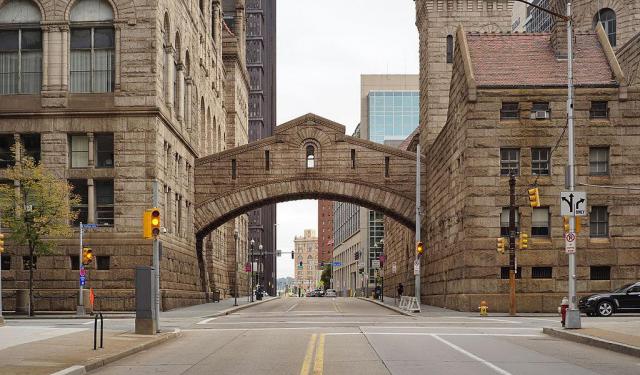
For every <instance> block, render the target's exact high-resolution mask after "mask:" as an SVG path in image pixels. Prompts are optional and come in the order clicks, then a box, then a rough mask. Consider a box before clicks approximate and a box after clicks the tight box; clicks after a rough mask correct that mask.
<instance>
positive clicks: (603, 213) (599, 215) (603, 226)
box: [589, 206, 609, 237]
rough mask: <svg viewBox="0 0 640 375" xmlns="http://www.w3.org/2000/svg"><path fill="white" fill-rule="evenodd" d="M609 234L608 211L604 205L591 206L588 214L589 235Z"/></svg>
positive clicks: (602, 235)
mask: <svg viewBox="0 0 640 375" xmlns="http://www.w3.org/2000/svg"><path fill="white" fill-rule="evenodd" d="M608 235H609V213H608V212H607V207H606V206H593V207H591V215H589V236H591V237H607V236H608Z"/></svg>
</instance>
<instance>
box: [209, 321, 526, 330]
mask: <svg viewBox="0 0 640 375" xmlns="http://www.w3.org/2000/svg"><path fill="white" fill-rule="evenodd" d="M383 323H387V322H385V321H377V322H376V321H358V320H344V321H342V320H333V321H318V320H260V321H249V322H246V321H244V322H232V321H229V319H226V321H224V322H222V321H218V322H214V323H211V324H217V325H234V324H359V325H364V324H383ZM203 324H204V323H203ZM393 324H411V325H415V326H418V327H419V326H420V325H428V324H475V325H479V324H496V322H491V321H486V322H482V321H477V322H451V321H446V322H422V321H409V322H393ZM465 328H468V326H465ZM512 329H517V328H516V327H513V328H512Z"/></svg>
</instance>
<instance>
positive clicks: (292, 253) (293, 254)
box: [291, 251, 296, 259]
mask: <svg viewBox="0 0 640 375" xmlns="http://www.w3.org/2000/svg"><path fill="white" fill-rule="evenodd" d="M295 258H296V257H295V252H293V251H291V259H295Z"/></svg>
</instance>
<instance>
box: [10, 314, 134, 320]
mask: <svg viewBox="0 0 640 375" xmlns="http://www.w3.org/2000/svg"><path fill="white" fill-rule="evenodd" d="M95 317H96V316H95V315H81V316H78V315H75V314H74V315H69V316H61V315H52V316H49V315H34V316H28V315H4V318H5V319H6V320H59V319H94V318H95ZM135 317H136V316H135V314H133V315H124V314H116V315H107V314H103V318H104V319H135Z"/></svg>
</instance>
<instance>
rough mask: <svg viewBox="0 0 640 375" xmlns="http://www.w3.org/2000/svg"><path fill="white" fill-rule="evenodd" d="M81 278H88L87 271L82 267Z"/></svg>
mask: <svg viewBox="0 0 640 375" xmlns="http://www.w3.org/2000/svg"><path fill="white" fill-rule="evenodd" d="M80 276H81V277H85V276H87V270H86V269H85V268H84V267H80Z"/></svg>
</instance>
